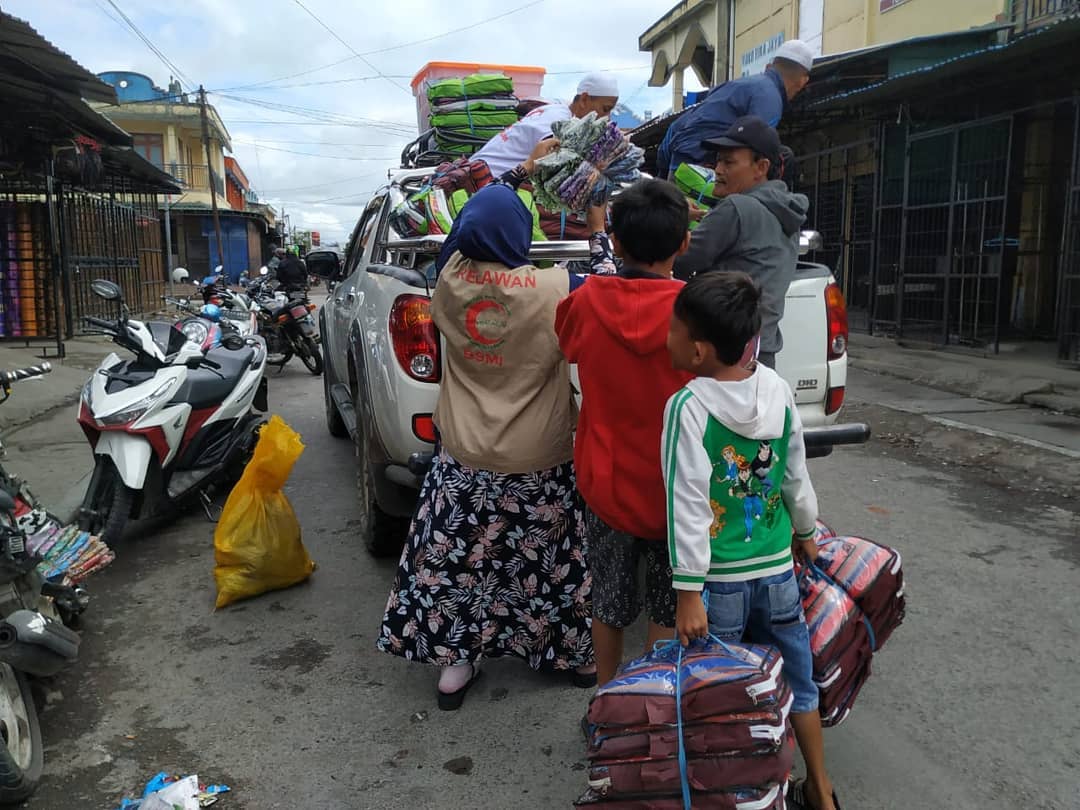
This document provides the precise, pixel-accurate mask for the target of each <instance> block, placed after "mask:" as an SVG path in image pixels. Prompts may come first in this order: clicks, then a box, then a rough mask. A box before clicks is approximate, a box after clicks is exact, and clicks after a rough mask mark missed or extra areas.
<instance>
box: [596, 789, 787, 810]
mask: <svg viewBox="0 0 1080 810" xmlns="http://www.w3.org/2000/svg"><path fill="white" fill-rule="evenodd" d="M786 789H787V785H786V784H784V785H771V786H770V787H768V788H738V789H736V790H730V791H713V792H712V793H695V794H694V803H693V810H784V808H785V807H787V806H788V805H787V804H786V803H785V802H784V792H785V790H786ZM576 804H577V806H578V807H587V806H589V805H592V804H602V807H599V808H597V810H686V803H685V802H684V801H683V798H682V796H680V795H679V794H677V793H675V794H668V795H639V796H621V797H619V798H617V799H605V798H602V796H601V795H600V793H598V792H597V791H594V790H590V791H589V792H588V793H586V794H585V795H584V796H582V797H581V798H580V799H578V801H577V803H576Z"/></svg>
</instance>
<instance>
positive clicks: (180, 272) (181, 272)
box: [172, 267, 188, 284]
mask: <svg viewBox="0 0 1080 810" xmlns="http://www.w3.org/2000/svg"><path fill="white" fill-rule="evenodd" d="M172 280H173V283H174V284H183V283H184V282H185V281H187V280H188V271H187V270H185V269H184V268H183V267H177V268H176V269H175V270H173V271H172Z"/></svg>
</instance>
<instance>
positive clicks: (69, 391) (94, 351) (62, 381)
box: [0, 337, 113, 435]
mask: <svg viewBox="0 0 1080 810" xmlns="http://www.w3.org/2000/svg"><path fill="white" fill-rule="evenodd" d="M44 348H48V350H49V351H48V354H49V355H53V354H54V353H55V344H52V343H50V344H41V345H34V344H31V345H30V346H29V347H27V346H25V345H21V344H0V369H8V370H9V369H15V368H25V367H26V366H35V365H40V364H41V363H42V362H45V361H47V362H49V363H50V364H51V365H52V369H53V370H52V372H51V373H50V374H47V375H46V376H44V377H39V378H36V379H32V380H25V381H22V382H18V383H15V384H14V385H13V386H12V393H11V398H10V399H9V400H8V401H7V402H5V403H4V404H3V405H2V406H0V435H2V434H5V433H8V432H10V431H11V430H14V429H15V428H17V427H20V426H22V425H25V424H27V423H28V422H31V421H34V420H35V419H38V418H40V417H41V416H42V415H44V414H47V413H49V412H50V411H53V410H55V409H56V408H60V407H63V406H65V405H71V404H73V403H74V402H76V401H77V400H78V398H79V392H80V391H81V390H82V387H83V385H84V384H85V383H86V380H87V379H88V378H89V376H90V372H91V371H93V370H94V369H95V368H96V367H97V365H98V363H100V362H101V359H102V358H103V357H105V355H107V354H108V353H109V352H110V351H112V350H113V345H112V343H111V342H110V341H109V340H108V339H107V338H99V337H86V338H78V339H76V340H69V341H67V342H66V343H65V349H66V355H67V356H66V357H64V358H62V359H61V358H57V357H54V356H48V357H43V356H42V355H43V349H44Z"/></svg>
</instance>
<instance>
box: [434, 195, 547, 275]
mask: <svg viewBox="0 0 1080 810" xmlns="http://www.w3.org/2000/svg"><path fill="white" fill-rule="evenodd" d="M531 246H532V216H531V215H530V214H529V209H528V208H526V207H525V203H523V202H522V201H521V198H520V197H518V195H517V194H516V193H515V192H514V190H513V189H511V188H510V187H509V186H505V185H503V184H502V183H493V184H492V185H490V186H484V188H482V189H480V190H479V191H478V192H476V193H475V194H474V195H473V196H472V197H470V198H469V202H468V203H467V204H466V205H465V206H464V207H463V208H462V209H461V213H460V214H458V216H457V219H455V220H454V225H453V227H452V228H450V233H449V235H448V236H447V237H446V241H445V242H443V246H442V250H441V251H440V252H439V258H438V259H437V260H436V262H435V272H440V271H441V270H442V269H443V267H444V266H445V265H446V263H447V262H448V261H450V257H451V256H453V255H454V253H456V252H459V251H460V252H461V255H462V256H464V257H465V258H466V259H472V260H474V261H478V262H497V263H498V264H502V265H505V266H506V267H521V266H522V265H526V264H528V263H529V248H530V247H531Z"/></svg>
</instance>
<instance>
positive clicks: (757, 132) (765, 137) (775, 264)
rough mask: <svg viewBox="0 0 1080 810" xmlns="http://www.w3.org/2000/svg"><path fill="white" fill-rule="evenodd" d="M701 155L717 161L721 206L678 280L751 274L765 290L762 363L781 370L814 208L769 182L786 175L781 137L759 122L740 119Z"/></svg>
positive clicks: (680, 267) (695, 241)
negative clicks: (788, 306)
mask: <svg viewBox="0 0 1080 810" xmlns="http://www.w3.org/2000/svg"><path fill="white" fill-rule="evenodd" d="M701 147H702V149H703V150H704V151H705V152H710V151H713V152H715V153H716V156H717V157H716V186H715V187H714V190H713V194H714V196H716V197H717V198H719V200H720V202H718V203H717V204H716V207H715V208H713V209H712V210H711V211H710V212H709V213H708V214H706V215H705V218H704V219H703V220H702V221H701V224H700V225H699V226H698V227H697V228H696V229H695V230H694V231H693V232H692V233H691V236H690V249H689V250H688V251H687V252H686V253H685V254H683V255H682V256H680V257H679V258H678V259H677V260H676V262H675V277H676V278H679V279H682V280H684V281H685V280H687V279H690V278H691V277H693V276H695V275H697V274H698V273H703V272H707V271H709V270H737V271H742V272H744V273H747V274H748V275H749V276H750V277H751V278H752V279H753V280H754V282H755V283H756V284H757V285H758V287H759V288H760V289H761V340H760V343H759V346H758V358H757V359H758V362H759V363H762V364H763V365H766V366H768V367H769V368H775V365H776V353H777V352H779V351H780V349H781V348H782V347H783V339H782V337H781V335H780V319H781V318H783V317H784V298H785V296H787V290H788V285H790V284H791V280H792V279H793V278H794V277H795V266H796V264H797V263H798V260H799V245H798V238H799V229H800V228H801V227H802V224H803V223H804V222H805V221H806V212H807V211H808V210H809V209H810V201H809V200H808V199H807V198H806V195H804V194H794V193H792V192H791V191H789V190H788V187H787V185H786V184H785V183H784V181H783V180H770V179H769V177H770V176H771V175H775V176H778V175H779V170H780V165H781V159H780V150H781V146H780V136H779V135H777V134H776V130H775V129H773V128H772V127H770V126H769V125H768V124H767V123H765V122H764V121H762V120H761V119H760V118H756V117H754V116H752V115H748V116H745V117H744V118H740V119H738V120H737V121H736V122H735V123H734V124H733V125H732V127H731V129H729V130H728V131H727V132H726V133H725V134H724V135H723V136H722V137H720V138H713V139H711V140H708V141H706V142H705V143H703V144H701ZM774 167H775V168H774Z"/></svg>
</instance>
